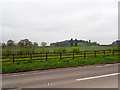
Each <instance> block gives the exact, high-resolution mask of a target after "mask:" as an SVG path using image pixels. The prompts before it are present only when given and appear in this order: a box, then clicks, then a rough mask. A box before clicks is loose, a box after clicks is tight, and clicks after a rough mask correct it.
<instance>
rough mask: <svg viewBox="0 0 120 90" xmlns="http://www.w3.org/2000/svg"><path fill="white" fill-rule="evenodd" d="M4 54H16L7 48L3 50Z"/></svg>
mask: <svg viewBox="0 0 120 90" xmlns="http://www.w3.org/2000/svg"><path fill="white" fill-rule="evenodd" d="M2 54H3V55H10V54H14V53H13V50H12V49H10V48H6V49H4V50H2Z"/></svg>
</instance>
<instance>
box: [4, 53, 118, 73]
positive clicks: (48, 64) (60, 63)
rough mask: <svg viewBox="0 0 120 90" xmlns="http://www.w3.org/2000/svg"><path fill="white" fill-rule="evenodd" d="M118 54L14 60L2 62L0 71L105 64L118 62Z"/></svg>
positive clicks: (10, 71)
mask: <svg viewBox="0 0 120 90" xmlns="http://www.w3.org/2000/svg"><path fill="white" fill-rule="evenodd" d="M118 62H120V60H119V59H118V55H115V56H104V57H103V56H98V57H86V58H75V59H63V60H48V61H45V60H42V61H34V62H28V61H25V62H16V63H14V64H13V63H3V64H2V73H12V72H23V71H30V70H43V69H53V68H60V67H71V66H83V65H92V64H105V63H118Z"/></svg>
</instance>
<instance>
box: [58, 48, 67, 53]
mask: <svg viewBox="0 0 120 90" xmlns="http://www.w3.org/2000/svg"><path fill="white" fill-rule="evenodd" d="M66 51H67V50H66V48H58V49H56V52H66Z"/></svg>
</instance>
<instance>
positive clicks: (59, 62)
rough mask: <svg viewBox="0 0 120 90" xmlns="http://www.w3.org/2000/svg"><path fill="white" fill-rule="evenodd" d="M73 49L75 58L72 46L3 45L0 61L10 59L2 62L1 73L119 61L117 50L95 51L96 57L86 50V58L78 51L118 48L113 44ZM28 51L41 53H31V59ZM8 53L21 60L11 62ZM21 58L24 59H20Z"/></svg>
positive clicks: (11, 58)
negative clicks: (113, 51) (75, 50)
mask: <svg viewBox="0 0 120 90" xmlns="http://www.w3.org/2000/svg"><path fill="white" fill-rule="evenodd" d="M75 49H77V52H75V53H74V57H75V58H74V59H73V58H72V57H73V53H72V52H73V47H69V46H68V47H67V46H66V47H44V48H43V47H18V46H16V47H5V48H3V49H2V53H3V55H7V56H2V58H3V59H1V61H11V62H3V63H2V73H9V72H20V71H29V70H38V69H51V68H59V67H69V66H81V65H91V64H102V63H118V62H119V60H118V52H115V53H114V54H115V55H113V53H112V51H109V52H106V54H105V55H104V53H103V52H101V51H97V52H96V57H95V56H94V52H92V53H91V52H88V54H87V56H89V57H86V58H84V52H80V51H95V50H118V48H117V47H115V46H86V45H83V44H81V45H79V47H75ZM78 51H79V52H78ZM46 52H48V57H47V58H48V59H47V60H46V57H42V56H45V55H46ZM49 52H58V53H53V54H51V53H49ZM60 52H62V58H61V57H60ZM65 52H68V53H65ZM28 53H42V54H32V59H31V58H30V54H28ZM90 53H91V54H90ZM9 54H20V55H16V56H14V57H15V59H14V60H21V61H15V62H14V63H13V62H12V61H13V56H10V55H9ZM24 54H26V55H24ZM27 54H28V55H27ZM56 55H57V56H56ZM80 56H83V57H80ZM23 57H24V58H23ZM66 57H71V58H66ZM53 58H56V59H53ZM36 59H44V60H36ZM22 60H26V61H22Z"/></svg>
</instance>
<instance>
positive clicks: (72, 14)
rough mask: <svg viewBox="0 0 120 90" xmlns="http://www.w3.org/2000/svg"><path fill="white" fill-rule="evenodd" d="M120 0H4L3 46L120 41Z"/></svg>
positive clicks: (0, 24)
mask: <svg viewBox="0 0 120 90" xmlns="http://www.w3.org/2000/svg"><path fill="white" fill-rule="evenodd" d="M118 1H119V0H3V1H2V3H1V6H2V9H1V10H0V18H1V20H2V21H1V22H0V29H2V32H0V33H1V34H2V39H1V40H0V42H5V43H6V42H7V41H8V40H13V41H15V42H16V43H17V42H19V41H20V40H22V39H29V40H30V41H32V42H38V43H39V44H40V43H41V42H43V41H44V42H47V44H48V45H49V44H50V43H53V42H59V41H64V40H70V39H71V38H73V39H75V38H77V39H78V40H87V41H88V40H89V39H90V40H91V41H92V42H98V43H100V44H111V43H112V42H113V41H116V40H117V39H118Z"/></svg>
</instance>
